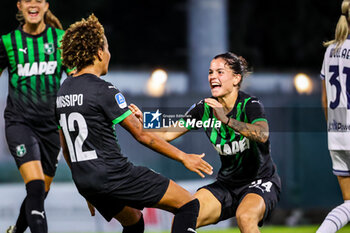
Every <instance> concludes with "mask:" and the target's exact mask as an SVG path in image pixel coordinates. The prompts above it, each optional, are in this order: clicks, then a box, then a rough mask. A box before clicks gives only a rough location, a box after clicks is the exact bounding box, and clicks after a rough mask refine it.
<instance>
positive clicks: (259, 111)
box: [130, 52, 281, 233]
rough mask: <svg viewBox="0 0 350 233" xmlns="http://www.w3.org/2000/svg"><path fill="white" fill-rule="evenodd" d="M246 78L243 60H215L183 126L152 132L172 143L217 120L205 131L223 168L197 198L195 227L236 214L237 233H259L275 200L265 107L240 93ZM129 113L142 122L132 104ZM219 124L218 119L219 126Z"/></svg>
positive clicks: (228, 57)
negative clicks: (206, 94) (206, 91)
mask: <svg viewBox="0 0 350 233" xmlns="http://www.w3.org/2000/svg"><path fill="white" fill-rule="evenodd" d="M246 74H247V62H246V60H245V59H244V58H242V57H238V56H237V55H235V54H233V53H230V52H228V53H224V54H219V55H217V56H215V57H214V59H213V60H212V61H211V63H210V68H209V75H208V80H209V85H210V88H211V94H212V97H211V98H206V99H204V100H202V101H200V102H199V103H197V104H194V105H193V106H192V107H191V108H190V110H189V111H188V112H187V114H186V117H184V118H182V119H181V120H180V122H181V123H182V124H180V123H177V124H173V126H172V127H169V128H166V129H163V130H162V131H161V132H155V133H156V134H157V135H159V136H160V137H162V138H164V139H165V140H167V141H172V140H174V139H175V138H178V137H180V136H181V135H183V134H185V133H187V132H188V131H190V130H192V129H197V128H198V125H205V124H204V122H206V121H208V120H211V122H212V121H215V123H214V124H210V125H212V126H214V125H215V126H214V127H210V126H209V127H206V126H205V127H204V129H205V132H206V134H207V136H208V138H209V140H210V143H211V144H212V145H213V146H214V148H215V149H216V150H217V151H218V153H219V155H220V159H221V162H222V166H221V169H220V171H219V174H218V176H217V180H216V182H214V183H212V184H209V185H207V186H204V187H201V188H200V189H199V190H198V191H197V193H196V194H195V197H196V198H197V199H198V200H199V203H200V209H199V216H198V220H197V227H201V226H206V225H209V224H215V223H218V222H219V221H222V220H225V219H228V218H231V217H234V216H236V218H237V222H238V227H239V229H240V230H241V232H244V233H248V232H249V233H252V232H260V231H259V228H258V225H259V226H261V225H262V224H263V221H264V220H265V219H266V218H267V217H268V216H269V215H270V213H271V211H272V210H273V209H274V207H275V206H276V204H277V202H278V200H279V194H280V188H281V182H280V178H279V176H278V174H277V170H276V166H275V164H274V163H273V161H272V158H271V156H270V142H269V127H268V123H267V120H266V117H265V113H264V109H263V106H262V104H261V102H260V101H259V100H258V99H257V98H256V97H253V96H250V95H248V94H246V93H244V92H242V91H240V85H241V83H242V81H243V78H244V77H245V75H246ZM130 109H131V110H132V111H133V113H134V114H135V115H136V116H137V117H138V118H139V120H140V121H141V122H142V112H141V111H140V110H139V109H138V108H137V106H135V105H133V104H131V105H130ZM193 120H194V121H193ZM217 121H221V124H220V127H217V124H216V122H217ZM191 122H202V124H197V123H195V124H193V123H192V124H191ZM183 126H184V127H183Z"/></svg>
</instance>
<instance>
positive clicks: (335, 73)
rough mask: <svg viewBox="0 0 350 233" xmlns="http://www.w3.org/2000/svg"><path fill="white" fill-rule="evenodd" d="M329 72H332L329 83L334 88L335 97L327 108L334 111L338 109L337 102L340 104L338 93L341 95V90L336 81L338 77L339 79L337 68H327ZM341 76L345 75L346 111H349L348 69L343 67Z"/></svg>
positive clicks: (349, 72) (349, 73)
mask: <svg viewBox="0 0 350 233" xmlns="http://www.w3.org/2000/svg"><path fill="white" fill-rule="evenodd" d="M329 72H332V73H333V74H332V76H331V78H330V79H329V83H330V84H331V85H332V86H335V88H336V95H335V100H334V101H331V102H330V103H329V107H330V108H331V109H335V108H337V107H338V105H339V102H340V93H341V91H342V90H341V89H342V86H341V85H340V82H339V80H338V77H339V66H329ZM343 74H345V75H346V81H345V82H346V83H345V85H346V90H345V91H346V97H347V109H350V96H349V94H348V93H350V68H348V67H344V69H343Z"/></svg>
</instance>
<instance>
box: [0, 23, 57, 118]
mask: <svg viewBox="0 0 350 233" xmlns="http://www.w3.org/2000/svg"><path fill="white" fill-rule="evenodd" d="M63 34H64V31H63V30H60V29H56V28H53V27H50V26H46V29H45V30H44V31H43V32H42V33H41V34H39V35H30V34H27V33H25V32H24V31H23V30H22V28H21V27H19V28H17V29H16V30H14V31H12V32H10V33H9V34H7V35H3V36H1V40H0V71H1V72H2V71H3V70H4V69H5V68H8V73H9V93H8V98H7V106H6V110H5V119H6V120H10V121H26V120H30V121H34V122H41V121H43V119H54V107H55V100H56V93H57V91H58V89H59V86H60V81H61V76H62V71H63V69H64V67H63V66H62V61H61V52H60V50H59V49H58V48H59V47H60V41H61V39H62V37H63Z"/></svg>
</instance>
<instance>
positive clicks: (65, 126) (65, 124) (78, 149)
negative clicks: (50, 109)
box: [60, 112, 97, 162]
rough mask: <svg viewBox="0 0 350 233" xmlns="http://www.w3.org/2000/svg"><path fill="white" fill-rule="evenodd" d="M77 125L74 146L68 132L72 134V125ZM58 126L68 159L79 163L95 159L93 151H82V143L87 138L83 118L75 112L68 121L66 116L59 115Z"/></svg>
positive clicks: (73, 129)
mask: <svg viewBox="0 0 350 233" xmlns="http://www.w3.org/2000/svg"><path fill="white" fill-rule="evenodd" d="M75 122H77V124H78V130H79V132H78V135H77V137H76V138H75V141H74V146H73V142H72V139H71V137H70V134H69V132H74V131H75V127H74V123H75ZM60 125H61V126H62V130H63V134H64V137H65V139H66V143H67V146H68V150H69V155H70V159H71V161H72V162H81V161H87V160H92V159H97V154H96V151H95V150H91V151H83V143H84V141H85V140H86V138H87V136H88V129H87V125H86V121H85V119H84V117H83V116H82V115H81V114H80V113H77V112H72V113H71V114H69V116H68V119H67V118H66V114H64V113H63V114H61V117H60Z"/></svg>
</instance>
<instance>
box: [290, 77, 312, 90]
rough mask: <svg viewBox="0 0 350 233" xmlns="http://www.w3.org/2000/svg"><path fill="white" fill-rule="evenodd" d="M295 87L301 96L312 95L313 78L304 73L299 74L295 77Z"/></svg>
mask: <svg viewBox="0 0 350 233" xmlns="http://www.w3.org/2000/svg"><path fill="white" fill-rule="evenodd" d="M294 86H295V89H296V90H297V92H298V93H299V94H304V93H306V94H310V93H311V92H312V89H313V84H312V80H311V78H310V77H309V76H308V75H306V74H303V73H299V74H297V75H295V77H294Z"/></svg>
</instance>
